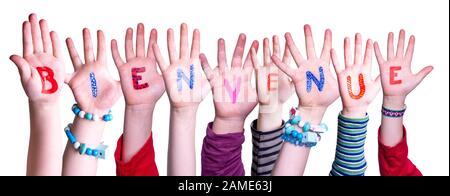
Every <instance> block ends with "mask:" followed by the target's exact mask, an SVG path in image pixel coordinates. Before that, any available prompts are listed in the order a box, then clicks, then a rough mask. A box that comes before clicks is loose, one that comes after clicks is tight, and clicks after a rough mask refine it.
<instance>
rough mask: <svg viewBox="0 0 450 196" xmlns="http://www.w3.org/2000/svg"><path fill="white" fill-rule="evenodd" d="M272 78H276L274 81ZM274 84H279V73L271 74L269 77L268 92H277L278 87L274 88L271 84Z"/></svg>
mask: <svg viewBox="0 0 450 196" xmlns="http://www.w3.org/2000/svg"><path fill="white" fill-rule="evenodd" d="M272 77H275V78H274V79H272ZM272 82H276V83H278V73H270V74H269V75H267V90H268V91H274V90H277V88H278V85H275V86H274V87H272V86H271V85H270V83H272Z"/></svg>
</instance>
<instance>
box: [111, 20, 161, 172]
mask: <svg viewBox="0 0 450 196" xmlns="http://www.w3.org/2000/svg"><path fill="white" fill-rule="evenodd" d="M144 36H145V30H144V25H143V24H138V26H137V32H136V47H133V29H132V28H128V29H127V31H126V36H125V56H126V61H124V60H122V58H121V57H120V53H119V50H118V47H117V41H116V40H112V41H111V51H112V54H113V59H114V62H115V64H116V66H117V69H118V71H119V76H120V82H121V86H122V92H123V94H124V96H125V103H126V105H125V120H124V130H123V136H122V137H121V139H119V143H120V145H118V146H120V147H121V148H120V149H119V148H117V149H116V155H118V156H116V164H117V174H118V175H157V174H158V171H157V169H156V168H157V167H156V164H155V160H154V153H153V152H154V149H153V144H152V143H151V144H148V143H149V142H151V141H152V122H153V110H154V109H155V105H156V102H157V101H158V100H159V99H160V98H161V96H162V94H163V93H164V80H163V78H162V76H161V75H160V74H158V72H157V70H156V69H157V68H156V67H157V65H156V59H155V55H154V52H153V48H152V45H153V44H154V43H156V42H157V31H156V30H155V29H152V31H151V33H150V41H149V44H148V49H147V52H146V51H145V50H146V49H145V38H144ZM134 50H136V52H134ZM146 144H148V145H146ZM147 146H148V147H147ZM144 147H145V148H144ZM133 157H136V158H135V159H133Z"/></svg>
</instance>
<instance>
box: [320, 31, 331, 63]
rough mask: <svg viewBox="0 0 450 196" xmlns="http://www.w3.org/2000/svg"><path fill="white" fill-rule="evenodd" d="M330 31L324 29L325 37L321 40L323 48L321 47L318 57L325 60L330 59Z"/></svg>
mask: <svg viewBox="0 0 450 196" xmlns="http://www.w3.org/2000/svg"><path fill="white" fill-rule="evenodd" d="M332 42H333V39H332V33H331V30H330V29H327V30H325V38H324V41H323V48H322V54H321V55H320V58H321V59H323V60H325V61H326V62H329V61H330V54H331V53H330V50H331V47H332Z"/></svg>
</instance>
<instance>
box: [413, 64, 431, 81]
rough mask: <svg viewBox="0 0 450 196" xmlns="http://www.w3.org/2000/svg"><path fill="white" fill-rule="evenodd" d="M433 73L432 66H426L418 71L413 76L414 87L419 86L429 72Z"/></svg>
mask: <svg viewBox="0 0 450 196" xmlns="http://www.w3.org/2000/svg"><path fill="white" fill-rule="evenodd" d="M431 71H433V66H431V65H430V66H427V67H425V68H423V69H422V70H420V71H419V73H417V74H416V75H414V78H415V83H416V86H417V85H419V84H420V83H421V82H422V80H423V79H424V78H425V77H426V76H427V75H428V74H429V73H430V72H431Z"/></svg>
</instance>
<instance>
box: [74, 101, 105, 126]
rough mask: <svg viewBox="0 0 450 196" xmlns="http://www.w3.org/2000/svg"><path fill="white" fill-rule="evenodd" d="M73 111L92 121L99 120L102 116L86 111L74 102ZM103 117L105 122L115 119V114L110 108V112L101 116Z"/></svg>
mask: <svg viewBox="0 0 450 196" xmlns="http://www.w3.org/2000/svg"><path fill="white" fill-rule="evenodd" d="M72 112H73V113H74V114H75V115H76V116H78V117H80V118H83V119H86V120H92V121H99V120H100V116H99V115H96V114H93V113H88V112H85V111H82V110H81V108H80V107H79V106H78V105H77V104H73V106H72ZM101 119H102V120H103V121H105V122H108V121H111V120H112V119H113V116H112V114H111V110H109V112H108V114H105V115H103V116H102V117H101Z"/></svg>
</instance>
